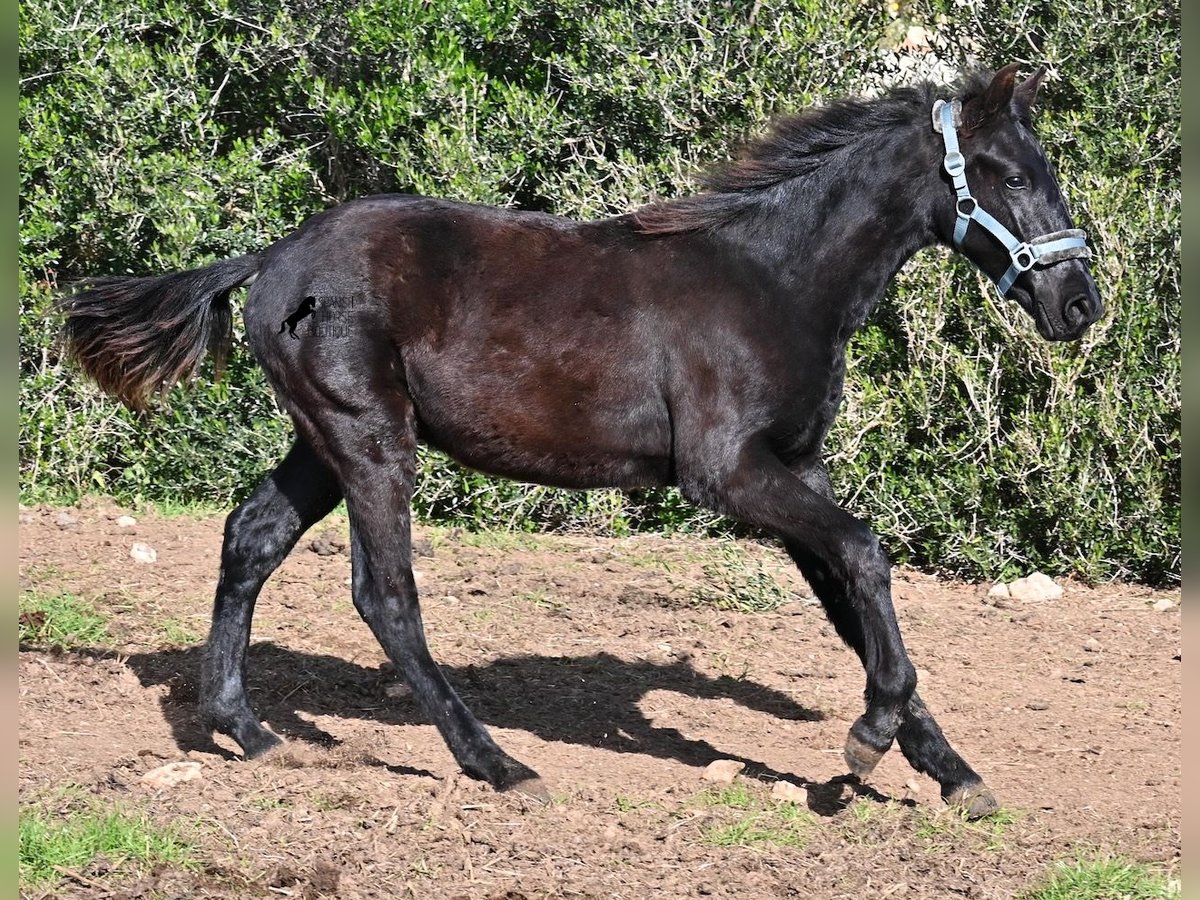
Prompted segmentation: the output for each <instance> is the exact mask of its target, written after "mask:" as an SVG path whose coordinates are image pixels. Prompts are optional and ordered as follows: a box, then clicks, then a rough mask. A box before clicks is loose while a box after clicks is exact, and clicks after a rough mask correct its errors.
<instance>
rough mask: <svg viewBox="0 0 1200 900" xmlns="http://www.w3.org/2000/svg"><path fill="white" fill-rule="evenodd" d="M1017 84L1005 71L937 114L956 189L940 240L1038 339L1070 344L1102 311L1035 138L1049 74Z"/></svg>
mask: <svg viewBox="0 0 1200 900" xmlns="http://www.w3.org/2000/svg"><path fill="white" fill-rule="evenodd" d="M1016 74H1017V66H1016V65H1015V64H1013V65H1009V66H1005V67H1004V68H1003V69H1001V70H1000V71H998V72H997V73H996V74H995V75H994V76H993V77H992V79H991V80H990V82H988V83H987V84H986V86H985V87H983V88H982V90H978V89H977V90H973V91H968V92H967V93H966V94H964V95H962V96H960V97H956V98H954V99H952V100H949V101H938V103H936V104H935V105H934V108H933V127H934V129H935V130H937V131H939V132H941V134H942V139H943V143H944V145H945V156H944V158H943V168H944V172H943V174H944V176H945V178H946V180H947V181H949V182H950V183H951V185H952V188H953V189H952V190H949V189H948V190H947V192H946V204H945V206H944V207H942V209H944V215H942V216H941V217H940V220H939V222H938V225H939V231H940V232H941V233H942V237H943V238H944V239H945V240H947V242H948V243H952V244H953V245H954V246H955V247H956V248H957V249H958V250H959V251H960V252H962V253H963V254H964V255H965V256H966V257H967V258H968V259H970V260H971V261H972V262H973V263H975V265H976V266H978V267H979V268H980V269H981V270H982V271H983V272H984V273H986V274H987V275H988V277H990V278H991V279H992V280H993V281H995V282H996V284H997V286H998V287H999V289H1000V293H1001V295H1003V296H1005V297H1009V298H1011V299H1013V300H1015V301H1016V302H1017V303H1018V304H1020V306H1021V308H1022V309H1024V310H1025V311H1026V312H1027V313H1029V315H1030V316H1031V317H1032V318H1033V320H1034V322H1035V323H1036V324H1037V329H1038V332H1039V333H1040V334H1041V335H1042V337H1044V338H1046V339H1047V340H1052V341H1069V340H1076V339H1078V338H1079V337H1081V336H1082V335H1083V333H1084V332H1085V331H1086V330H1087V328H1088V326H1089V325H1091V324H1092V323H1093V322H1095V321H1096V320H1097V319H1099V318H1100V315H1101V314H1102V312H1103V310H1104V305H1103V303H1102V302H1101V300H1100V293H1099V291H1098V290H1097V289H1096V283H1095V281H1093V279H1092V276H1091V273H1090V271H1089V269H1088V259H1089V258H1090V256H1091V253H1090V252H1089V250H1088V249H1087V242H1086V239H1085V237H1084V234H1083V232H1082V231H1080V230H1078V229H1076V228H1075V227H1074V224H1073V223H1072V221H1071V216H1070V214H1069V213H1068V212H1067V207H1066V204H1065V203H1064V202H1063V198H1062V193H1061V192H1060V190H1059V187H1058V180H1057V178H1056V177H1055V174H1054V171H1053V169H1052V168H1051V166H1050V163H1049V161H1048V160H1047V159H1046V154H1045V153H1044V152H1043V150H1042V148H1041V145H1040V144H1039V143H1038V141H1037V138H1036V137H1035V136H1034V133H1033V127H1032V123H1031V111H1032V108H1033V104H1034V101H1035V100H1036V98H1037V93H1038V88H1039V87H1040V86H1041V83H1042V80H1043V78H1044V77H1045V74H1046V71H1045V67H1042V68H1040V69H1038V71H1037V72H1036V73H1034V74H1033V75H1032V76H1031V77H1030V78H1029V79H1028V80H1026V81H1024V82H1021V83H1017V81H1016ZM956 195H957V197H956Z"/></svg>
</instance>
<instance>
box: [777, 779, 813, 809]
mask: <svg viewBox="0 0 1200 900" xmlns="http://www.w3.org/2000/svg"><path fill="white" fill-rule="evenodd" d="M771 796H772V797H773V798H774V799H776V800H783V801H785V802H788V803H795V804H796V805H797V806H805V805H807V803H808V791H806V790H805V789H804V788H802V787H801V786H800V785H798V784H792V783H791V782H790V781H777V782H775V783H774V784H773V785H771Z"/></svg>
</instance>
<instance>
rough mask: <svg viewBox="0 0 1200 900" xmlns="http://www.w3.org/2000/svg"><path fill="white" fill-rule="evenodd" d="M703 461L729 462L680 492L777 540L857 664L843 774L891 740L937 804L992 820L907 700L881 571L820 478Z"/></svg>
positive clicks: (962, 769) (900, 644) (858, 769)
mask: <svg viewBox="0 0 1200 900" xmlns="http://www.w3.org/2000/svg"><path fill="white" fill-rule="evenodd" d="M709 458H710V459H715V460H721V461H732V462H731V464H728V463H727V464H726V466H725V467H723V468H716V467H714V466H712V465H709V466H698V467H696V470H698V471H701V472H708V473H709V474H708V475H707V476H706V478H705V479H704V480H703V481H700V480H697V481H692V482H691V483H689V482H688V481H684V482H683V484H682V486H683V487H684V488H685V491H688V492H690V493H692V494H694V495H695V498H696V499H698V500H699V501H700V502H704V503H706V504H707V505H709V506H711V507H713V508H714V509H716V510H717V511H718V512H721V513H724V514H726V515H730V516H732V517H734V518H737V519H740V520H741V521H744V522H747V523H749V524H752V525H756V526H758V527H760V528H763V529H764V530H767V531H770V532H772V533H774V534H776V535H778V536H779V537H780V538H781V539H782V540H783V543H784V546H785V547H786V548H787V550H788V552H789V554H790V555H791V557H792V559H793V560H794V561H795V562H796V563H797V565H798V566H799V567H800V569H801V572H802V573H803V574H804V576H805V578H806V579H807V580H808V582H809V584H810V585H811V586H812V588H813V590H814V591H815V592H816V594H817V597H818V598H819V599H820V600H821V603H822V606H823V607H824V609H825V612H826V615H827V616H828V617H829V619H830V621H831V622H832V623H833V626H834V628H835V629H836V630H837V632H838V634H839V635H840V636H841V637H842V639H843V640H844V641H845V642H846V643H847V644H849V645H850V646H851V647H852V648H853V649H854V650H855V651H856V652H857V653H858V656H859V658H860V659H861V660H862V663H863V668H864V669H865V671H866V689H865V691H864V698H865V702H866V709H865V711H864V712H863V714H862V715H861V716H859V717H858V719H856V720H855V722H854V723H853V725H852V726H851V727H850V733H849V735H848V736H847V738H846V746H845V750H844V755H845V760H846V764H847V765H848V766H849V768H850V771H851V772H852V773H853V774H855V775H857V776H858V777H860V778H866V777H867V776H869V775H870V774H871V772H872V771H874V769H875V766H876V765H877V764H878V762H879V760H880V759H881V758H882V757H883V754H884V753H886V752H887V750H888V749H889V748H890V747H891V745H892V744H893V742H895V741H896V739H897V737H899V738H900V741H901V749H902V751H903V752H904V754H905V757H906V758H907V759H908V760H909V761H910V762H911V763H912V764H913V765H914V766H915V767H916V768H918V769H919V770H920V771H923V772H926V773H928V774H930V775H931V776H932V777H934V778H935V779H937V780H938V782H939V784H940V785H941V787H942V794H943V796H944V797H946V798H947V800H949V801H950V802H953V803H958V804H962V805H964V806H966V807H967V810H968V812H969V813H970V814H971V815H974V816H979V815H986V814H987V813H989V812H992V811H994V810H995V808H996V803H995V800H994V798H992V796H991V794H990V792H989V791H988V790H987V788H986V787H985V786H984V785H983V782H982V781H981V780H980V779H979V776H978V775H977V774H975V772H974V771H973V770H972V769H971V768H970V766H968V765H967V764H966V763H965V762H964V761H963V760H962V758H961V757H960V756H959V755H958V754H957V753H955V752H954V750H953V749H952V748H951V747H950V745H949V743H948V742H947V741H946V739H945V736H944V735H943V734H942V732H941V729H940V728H938V726H937V723H936V722H935V721H934V720H933V717H932V715H930V714H929V711H928V709H927V708H926V707H925V705H924V703H923V702H922V701H921V699H920V697H919V696H917V694H916V684H917V675H916V669H915V668H914V666H913V664H912V661H911V660H910V659H909V657H908V652H907V651H906V649H905V647H904V641H903V639H902V638H901V635H900V627H899V624H898V623H897V621H896V614H895V610H894V608H893V606H892V597H891V565H890V563H889V561H888V558H887V555H886V554H885V553H884V551H883V548H882V547H881V546H880V544H879V541H878V539H877V538H876V537H875V535H874V534H873V533H872V532H871V530H870V529H869V528H868V527H867V526H866V525H865V524H864V523H863V522H861V521H860V520H858V519H857V518H855V517H854V516H852V515H850V514H849V513H847V512H846V511H845V510H843V509H841V508H840V507H839V506H838V505H837V504H836V503H834V502H833V500H832V499H831V494H832V491H830V490H829V485H828V479H827V478H826V477H825V476H824V473H823V471H815V470H814V471H811V472H805V473H796V472H793V471H791V470H789V469H788V468H787V467H786V466H784V465H783V463H782V462H781V461H780V460H779V459H778V458H777V457H776V456H775V455H774V454H773V453H772V452H770V450H769V449H768V448H767V447H765V446H762V445H757V444H749V445H747V446H744V447H742V448H740V449H738V450H736V451H733V452H728V451H726V452H719V453H714V454H710V455H709ZM717 473H719V474H717Z"/></svg>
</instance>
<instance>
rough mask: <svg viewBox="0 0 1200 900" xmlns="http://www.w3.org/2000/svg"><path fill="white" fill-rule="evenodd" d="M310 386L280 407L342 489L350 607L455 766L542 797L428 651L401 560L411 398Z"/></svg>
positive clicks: (406, 559)
mask: <svg viewBox="0 0 1200 900" xmlns="http://www.w3.org/2000/svg"><path fill="white" fill-rule="evenodd" d="M331 380H332V379H331ZM319 387H320V390H319V391H313V392H311V393H310V392H308V391H306V392H305V397H306V398H308V399H307V401H306V402H305V403H303V404H300V403H296V402H294V400H293V402H292V403H291V404H290V407H291V410H292V413H293V417H294V418H295V420H296V422H297V425H298V426H299V427H301V429H302V430H304V431H306V432H309V431H311V432H312V433H313V434H314V435H320V439H321V448H322V453H323V455H325V456H326V458H327V460H328V462H329V465H330V466H331V468H333V469H334V470H335V472H336V473H337V475H338V479H339V482H340V483H341V485H342V487H343V489H344V490H345V495H346V507H347V510H348V511H349V514H350V535H351V554H352V565H353V584H354V589H353V594H354V603H355V606H356V607H357V608H358V611H359V614H360V615H361V616H362V618H363V620H364V621H365V622H366V623H367V625H368V626H369V627H370V629H371V631H372V632H373V633H374V635H375V637H376V638H377V639H378V641H379V643H380V645H381V646H382V647H383V649H384V652H386V653H387V655H388V657H389V659H391V661H392V663H393V665H395V666H396V669H397V670H398V671H399V672H400V673H401V675H402V676H403V677H404V680H405V682H406V683H407V684H408V687H409V689H410V690H411V691H412V693H413V696H414V698H416V700H417V702H418V703H419V704H420V705H421V707H422V709H423V710H424V711H425V713H426V715H428V716H429V718H430V720H431V721H432V722H433V723H434V724H435V725H436V726H437V728H438V730H439V732H440V733H441V735H442V737H443V739H444V740H445V742H446V744H447V746H448V747H449V749H450V752H451V753H452V754H453V755H454V758H455V760H456V761H457V762H458V764H459V766H461V767H462V770H463V771H464V772H466V773H467V774H468V775H469V776H471V777H473V778H478V779H480V780H482V781H487V782H488V783H490V784H491V785H493V786H494V787H495V788H497V789H499V790H509V789H514V790H518V791H520V792H522V793H524V794H526V795H528V796H530V797H532V798H534V799H537V800H539V801H542V802H545V801H547V800H548V799H549V793H548V792H547V790H546V788H545V786H544V785H543V784H542V782H541V779H540V778H539V777H538V775H537V773H536V772H534V771H533V770H532V769H530V768H529V767H528V766H526V765H524V764H523V763H521V762H519V761H517V760H515V759H513V758H512V757H511V756H509V755H508V754H507V753H505V752H504V751H503V750H501V749H500V747H499V746H497V745H496V743H495V741H493V740H492V738H491V736H490V735H489V734H488V732H487V730H486V729H485V728H484V727H483V725H482V724H480V723H479V721H478V720H477V719H476V718H475V717H474V715H472V713H471V711H470V710H469V709H468V708H467V706H466V704H464V703H463V701H462V700H461V699H460V698H459V696H458V695H457V694H456V693H455V691H454V689H453V687H452V686H451V685H450V683H449V682H448V681H447V680H446V676H445V675H444V674H443V673H442V671H441V669H440V668H439V667H438V665H437V664H436V663H435V662H434V660H433V657H432V656H431V655H430V653H429V647H428V645H427V644H426V641H425V633H424V626H423V623H422V620H421V610H420V607H419V605H418V600H417V589H416V584H415V582H414V580H413V574H412V563H411V560H412V538H411V521H410V518H411V511H410V503H411V500H412V492H413V484H414V481H415V478H416V445H417V442H416V426H415V419H414V415H413V409H412V403H411V400H409V398H408V396H407V394H405V393H404V391H403V388H402V387H401V386H398V385H392V386H390V387H389V388H388V389H387V390H385V391H383V390H376V389H373V387H372V386H371V385H370V384H369V383H368V384H363V383H359V384H355V385H354V386H348V385H345V384H342V385H337V384H322V385H320V386H319Z"/></svg>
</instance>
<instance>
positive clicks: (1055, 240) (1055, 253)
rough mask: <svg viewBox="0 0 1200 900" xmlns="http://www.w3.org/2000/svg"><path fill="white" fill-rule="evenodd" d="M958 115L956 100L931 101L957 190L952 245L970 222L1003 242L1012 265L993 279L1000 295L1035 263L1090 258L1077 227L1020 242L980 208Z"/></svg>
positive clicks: (960, 239) (958, 242) (959, 241)
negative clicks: (962, 146)
mask: <svg viewBox="0 0 1200 900" xmlns="http://www.w3.org/2000/svg"><path fill="white" fill-rule="evenodd" d="M961 114H962V104H961V103H960V102H959V101H958V100H951V101H949V102H947V101H945V100H938V101H937V102H936V103H935V104H933V130H934V131H939V132H941V135H942V142H943V143H944V144H945V145H946V156H945V158H944V159H943V161H942V165H943V166H945V168H946V171H947V172H948V173H949V174H950V178H951V179H952V180H953V181H954V189H955V191H957V192H958V202H957V203H956V204H955V212H956V213H957V214H958V218H957V220H956V221H955V223H954V246H955V248H956V249H959V250H961V249H962V242H963V239H964V238H965V237H966V236H967V226H969V225H970V224H971V222H973V221H974V222H978V223H979V224H980V225H982V226H983V227H984V229H985V230H987V231H988V232H990V233H991V235H992V237H994V238H995V239H996V240H998V241H999V242H1000V243H1001V244H1003V245H1004V248H1005V249H1006V250H1008V256H1009V258H1010V259H1011V260H1012V264H1011V265H1010V266H1009V267H1008V271H1007V272H1005V273H1004V274H1003V275H1002V276H1001V277H1000V278H999V279H995V278H993V279H992V280H993V281H995V282H996V286H997V287H998V288H999V289H1000V295H1001V296H1005V295H1006V294H1008V289H1009V288H1011V287H1012V285H1013V282H1014V281H1016V280H1017V277H1018V276H1019V275H1020V274H1021V273H1022V272H1025V271H1028V270H1029V269H1032V268H1033V267H1034V266H1049V265H1053V264H1054V263H1056V262H1059V261H1061V260H1064V259H1074V258H1077V257H1078V258H1083V259H1090V258H1091V256H1092V252H1091V251H1090V250H1089V249H1088V246H1087V236H1086V235H1085V234H1084V232H1083V231H1081V230H1080V229H1078V228H1067V229H1065V230H1063V231H1054V232H1051V233H1050V234H1043V235H1042V236H1041V237H1036V238H1034V239H1033V240H1031V241H1019V240H1017V238H1016V237H1015V236H1014V235H1013V233H1012V232H1011V231H1009V230H1008V229H1007V228H1005V227H1004V226H1003V225H1001V224H1000V223H999V222H998V221H996V219H994V218H993V217H992V216H990V215H988V213H986V212H984V211H983V209H982V208H981V207H980V205H979V201H977V200H976V199H975V198H974V197H972V196H971V189H970V188H968V187H967V161H966V160H965V159H964V158H963V155H962V153H960V152H959V149H958V132H957V130H955V125H956V120H958V119H959V118H960V117H961ZM977 265H978V264H977ZM984 274H987V273H986V272H985V273H984ZM988 277H989V278H991V277H992V276H990V275H988Z"/></svg>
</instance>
